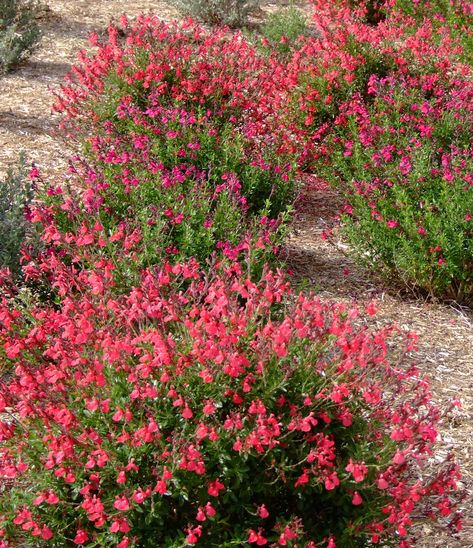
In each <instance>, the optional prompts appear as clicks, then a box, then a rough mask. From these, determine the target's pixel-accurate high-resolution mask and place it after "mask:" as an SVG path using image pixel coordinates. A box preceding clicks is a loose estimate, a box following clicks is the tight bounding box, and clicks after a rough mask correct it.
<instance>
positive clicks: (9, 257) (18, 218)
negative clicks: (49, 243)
mask: <svg viewBox="0 0 473 548" xmlns="http://www.w3.org/2000/svg"><path fill="white" fill-rule="evenodd" d="M34 194H35V192H34V185H33V183H32V181H31V180H30V178H29V177H28V169H27V166H26V161H25V156H24V155H23V154H22V155H21V156H20V161H19V164H18V166H17V167H16V168H10V169H9V170H8V172H7V175H6V177H5V179H4V180H3V181H0V242H1V243H0V268H4V267H6V268H8V269H9V270H10V271H11V272H12V273H13V274H14V275H15V276H17V275H18V274H19V273H20V257H21V251H22V247H23V246H24V245H26V243H27V238H28V236H32V232H33V230H32V226H33V225H32V224H31V222H30V219H29V215H30V206H31V203H32V200H33V198H34Z"/></svg>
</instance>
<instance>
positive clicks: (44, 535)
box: [0, 235, 458, 548]
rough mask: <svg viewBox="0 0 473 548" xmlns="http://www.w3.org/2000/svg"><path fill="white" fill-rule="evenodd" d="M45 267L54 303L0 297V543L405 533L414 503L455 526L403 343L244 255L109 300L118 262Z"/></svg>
mask: <svg viewBox="0 0 473 548" xmlns="http://www.w3.org/2000/svg"><path fill="white" fill-rule="evenodd" d="M77 237H78V238H79V237H80V236H79V235H77ZM77 252H78V254H80V253H81V251H80V248H77ZM45 262H47V263H48V264H47V266H46V265H45V267H44V269H45V270H46V269H47V268H49V279H50V282H51V283H52V285H53V286H54V287H56V288H57V290H58V292H59V294H61V295H63V297H62V299H61V301H60V302H59V303H57V304H56V305H50V306H48V305H46V306H45V305H44V303H39V304H38V305H37V306H35V305H34V303H29V307H28V309H27V310H26V309H24V308H21V307H19V306H17V307H14V306H13V305H12V301H11V300H8V299H7V298H4V300H3V301H2V304H1V308H0V314H1V317H2V327H1V330H0V343H1V352H2V357H1V359H2V362H4V363H6V364H10V367H11V370H12V373H11V375H10V376H9V378H8V379H6V378H3V379H2V385H1V389H0V411H1V421H0V439H1V441H2V443H1V448H0V456H1V458H0V475H1V477H2V478H3V479H4V480H6V482H10V485H9V484H8V483H4V487H3V489H4V490H5V489H8V494H7V496H3V497H1V498H0V516H1V517H0V535H1V537H0V538H1V540H0V545H1V546H8V545H9V544H8V543H9V542H10V541H11V542H15V541H19V542H21V543H23V544H25V543H26V544H27V545H35V546H37V545H42V544H43V543H44V544H47V545H50V546H65V545H85V546H88V545H90V546H93V545H99V546H102V545H105V544H113V545H116V546H120V547H121V548H124V547H127V546H156V545H159V546H169V547H171V546H172V547H178V546H186V545H194V544H196V545H199V544H200V545H203V546H231V545H234V544H244V545H246V544H249V545H258V546H260V545H266V544H267V545H269V544H272V545H274V546H295V545H296V544H297V545H303V546H314V547H315V546H321V545H323V546H331V547H333V546H361V545H365V544H367V543H370V542H371V543H375V544H376V543H382V544H385V543H386V542H388V543H389V542H391V541H392V542H394V541H395V539H396V537H397V538H398V544H399V543H400V545H401V546H408V538H409V528H410V525H411V524H412V522H413V521H414V520H415V519H416V518H421V517H422V518H429V519H437V518H438V517H442V516H444V517H447V519H448V522H449V523H450V524H451V525H452V526H455V525H456V524H458V515H457V514H456V510H455V505H456V499H455V497H456V496H455V490H456V479H457V477H458V471H457V469H456V466H455V465H454V464H453V463H452V462H446V463H445V465H442V466H441V465H439V464H438V463H437V464H436V465H435V466H434V470H429V469H428V464H429V457H430V454H431V451H432V449H433V443H434V442H435V439H436V423H437V421H438V419H439V416H440V414H439V410H438V408H436V407H435V406H434V405H432V404H431V403H430V393H429V390H428V385H427V384H426V382H425V381H424V380H422V379H420V378H419V377H418V374H417V372H416V369H415V367H410V366H409V364H408V363H407V362H408V361H409V358H406V363H405V365H401V362H402V360H403V356H404V354H405V353H406V351H408V349H409V348H412V347H413V345H414V341H413V340H412V339H409V338H408V339H406V338H405V337H401V335H400V334H399V333H397V332H396V330H394V329H392V328H384V329H382V330H380V331H371V330H370V329H368V328H367V327H366V326H364V325H363V322H360V319H358V320H356V318H357V315H358V311H357V310H356V308H347V307H346V306H345V305H342V304H327V303H325V304H324V303H322V302H321V301H320V300H318V299H317V298H315V297H313V296H311V295H307V296H304V295H293V294H292V292H291V290H290V288H289V285H288V282H287V281H286V279H285V277H284V276H282V275H281V274H280V273H274V272H270V271H266V272H265V273H264V275H263V277H262V279H261V281H260V282H259V283H258V284H255V283H253V282H252V281H251V280H250V279H249V278H248V277H247V276H246V275H245V274H244V273H243V271H242V268H241V267H240V266H239V265H238V264H236V263H235V264H233V265H227V266H224V265H215V267H214V270H213V273H212V274H205V272H203V271H202V270H201V269H200V268H199V266H198V265H197V264H196V263H195V262H192V261H191V262H189V263H178V264H175V265H171V264H169V263H165V264H163V265H162V267H161V268H159V269H155V270H153V271H146V272H143V276H142V279H141V283H140V284H139V285H138V286H136V287H130V288H129V289H128V291H126V292H123V293H122V294H121V295H119V296H117V294H116V292H115V291H114V288H113V284H112V283H111V279H112V278H111V271H112V270H113V268H114V267H113V263H112V261H110V260H105V259H103V261H102V262H101V263H100V264H96V265H95V267H94V268H93V269H84V268H83V269H78V268H74V267H71V266H68V265H66V264H64V262H63V261H62V260H61V253H53V252H51V254H50V255H49V258H48V259H47V261H45ZM5 291H6V287H4V292H5ZM404 357H405V356H404ZM426 465H427V466H426ZM7 486H8V487H7ZM4 494H5V495H6V493H5V492H4ZM399 539H400V540H399Z"/></svg>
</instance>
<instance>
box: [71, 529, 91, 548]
mask: <svg viewBox="0 0 473 548" xmlns="http://www.w3.org/2000/svg"><path fill="white" fill-rule="evenodd" d="M88 540H89V535H88V534H87V533H86V532H85V531H84V529H77V533H76V536H75V538H74V541H73V542H74V544H84V543H85V542H87V541H88Z"/></svg>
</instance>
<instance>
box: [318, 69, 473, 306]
mask: <svg viewBox="0 0 473 548" xmlns="http://www.w3.org/2000/svg"><path fill="white" fill-rule="evenodd" d="M370 96H371V100H370V101H369V102H365V101H363V100H362V99H361V98H360V97H356V96H354V97H353V99H352V100H351V101H350V102H349V103H347V104H346V105H345V106H344V107H343V111H342V113H341V114H340V116H339V118H338V119H337V120H336V122H335V131H334V134H333V135H332V137H331V138H330V139H328V141H329V142H330V144H327V147H328V148H329V149H330V151H331V154H332V162H333V163H332V165H331V168H330V169H327V170H325V171H326V175H327V177H330V178H331V180H332V181H334V182H336V183H338V185H339V186H341V187H342V188H343V187H344V184H345V183H346V182H348V187H345V191H346V194H347V196H348V203H347V205H346V206H345V213H346V214H345V215H344V220H345V221H346V227H347V234H348V235H349V237H350V239H351V240H352V241H354V242H356V249H357V251H358V252H359V253H360V256H361V257H362V258H363V260H364V262H366V263H368V264H369V265H370V267H372V268H377V269H379V270H382V271H383V270H384V271H387V272H388V273H389V274H394V275H396V277H398V278H400V279H401V280H403V281H404V282H405V283H406V285H408V286H411V287H420V288H422V289H424V290H426V291H427V292H428V293H430V294H431V295H436V296H443V297H446V298H451V299H457V300H466V301H468V300H471V298H472V297H473V247H472V241H473V240H472V235H473V227H472V224H471V222H472V221H471V217H472V216H473V179H472V168H473V155H472V149H471V132H472V130H473V109H472V105H473V87H472V86H471V83H470V82H469V81H468V80H464V79H461V78H459V77H452V78H448V77H445V76H444V77H442V76H441V75H439V74H427V75H425V76H423V77H413V76H407V75H406V76H398V77H393V76H391V77H386V78H375V77H373V78H372V79H371V80H370Z"/></svg>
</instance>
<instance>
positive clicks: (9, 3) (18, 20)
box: [0, 0, 40, 74]
mask: <svg viewBox="0 0 473 548" xmlns="http://www.w3.org/2000/svg"><path fill="white" fill-rule="evenodd" d="M37 10H38V3H37V2H36V1H35V0H0V74H1V73H5V72H8V71H9V70H11V69H12V68H14V67H15V66H16V65H17V64H18V63H19V62H21V61H22V60H23V59H24V58H25V57H27V56H28V55H29V54H30V52H31V50H32V49H33V48H34V47H35V45H36V44H37V43H38V41H39V39H40V30H39V27H38V24H37V22H36V19H35V18H36V15H37Z"/></svg>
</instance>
